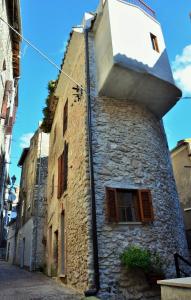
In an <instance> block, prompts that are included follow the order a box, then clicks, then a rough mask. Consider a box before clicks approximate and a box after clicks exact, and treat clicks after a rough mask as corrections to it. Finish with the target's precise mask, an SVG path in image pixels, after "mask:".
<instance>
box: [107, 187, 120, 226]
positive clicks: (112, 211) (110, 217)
mask: <svg viewBox="0 0 191 300" xmlns="http://www.w3.org/2000/svg"><path fill="white" fill-rule="evenodd" d="M106 221H107V222H108V223H116V222H118V212H117V199H116V190H115V189H112V188H106Z"/></svg>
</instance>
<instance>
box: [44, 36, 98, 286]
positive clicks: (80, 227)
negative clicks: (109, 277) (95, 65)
mask: <svg viewBox="0 0 191 300" xmlns="http://www.w3.org/2000/svg"><path fill="white" fill-rule="evenodd" d="M63 70H64V71H65V72H66V73H67V74H70V76H71V77H72V78H74V80H76V81H77V82H80V83H81V84H82V85H83V86H85V44H84V35H83V34H81V33H77V32H73V33H72V36H71V39H70V43H69V46H68V49H67V54H66V56H65V60H64V65H63ZM73 87H76V84H75V83H73V82H72V81H71V80H68V79H67V78H66V77H65V76H64V75H63V74H62V75H61V76H60V78H59V82H58V86H57V89H56V96H58V97H59V101H58V105H57V109H56V113H55V117H54V122H53V125H52V130H51V134H50V156H49V172H48V231H47V237H48V246H49V258H48V274H49V275H52V272H51V271H52V270H53V269H54V272H55V268H56V264H55V258H54V256H55V251H54V249H55V244H56V243H55V232H57V231H58V270H56V271H57V275H58V276H60V275H61V274H62V276H63V274H64V275H65V282H66V283H67V284H68V285H69V286H72V287H74V288H76V289H78V290H80V291H85V290H87V289H88V288H89V287H91V284H92V270H93V268H92V254H91V253H92V248H91V247H92V244H91V235H90V234H89V228H90V226H91V223H90V222H91V221H90V219H89V216H88V214H87V211H88V209H89V203H90V196H89V195H90V194H89V176H88V152H87V133H86V126H87V123H86V118H87V107H86V95H85V93H84V95H83V97H82V98H81V100H80V101H79V102H78V101H75V96H73V94H74V90H73V89H72V88H73ZM67 99H68V127H67V131H66V132H65V134H64V136H63V111H64V105H65V103H66V101H67ZM65 141H66V142H67V143H68V147H69V153H68V187H67V190H66V191H65V192H64V194H63V195H62V197H61V199H58V198H57V187H58V157H59V156H60V155H61V154H62V152H63V149H64V142H65ZM52 187H53V189H52ZM61 213H64V218H65V227H64V235H63V233H61ZM51 228H52V229H51ZM51 230H52V238H51V237H50V234H51ZM62 232H63V228H62ZM51 240H52V243H51ZM63 240H64V243H65V249H64V251H63V250H62V248H61V243H62V242H63ZM63 254H64V260H65V268H64V270H63V268H61V265H62V259H63Z"/></svg>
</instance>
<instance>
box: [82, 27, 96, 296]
mask: <svg viewBox="0 0 191 300" xmlns="http://www.w3.org/2000/svg"><path fill="white" fill-rule="evenodd" d="M88 33H89V29H86V28H85V29H84V34H85V52H86V53H85V55H86V83H87V110H88V122H87V130H88V148H89V149H88V150H89V151H88V152H89V171H90V193H91V216H92V243H93V266H94V285H95V288H93V289H90V290H88V291H85V296H95V295H96V294H97V293H98V291H99V288H100V278H99V258H98V240H97V221H96V200H95V183H94V168H93V149H92V128H91V124H92V113H91V96H90V68H89V45H88Z"/></svg>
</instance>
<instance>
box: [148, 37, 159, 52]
mask: <svg viewBox="0 0 191 300" xmlns="http://www.w3.org/2000/svg"><path fill="white" fill-rule="evenodd" d="M150 36H151V43H152V47H153V50H155V51H157V52H159V46H158V40H157V37H156V36H155V35H154V34H152V33H150Z"/></svg>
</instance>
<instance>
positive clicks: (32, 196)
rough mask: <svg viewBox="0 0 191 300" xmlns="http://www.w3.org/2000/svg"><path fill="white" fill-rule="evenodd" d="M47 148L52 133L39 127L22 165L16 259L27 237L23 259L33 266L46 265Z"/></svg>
mask: <svg viewBox="0 0 191 300" xmlns="http://www.w3.org/2000/svg"><path fill="white" fill-rule="evenodd" d="M48 150H49V135H48V134H45V133H42V132H41V131H40V130H38V131H37V132H36V133H35V135H34V136H33V138H32V139H31V142H30V149H29V152H28V154H27V157H26V159H25V161H24V163H23V166H22V176H21V184H20V197H19V201H20V211H19V214H18V215H19V218H18V226H19V234H18V238H17V263H19V260H21V259H22V258H19V255H21V254H19V253H22V241H23V238H25V248H26V253H25V255H24V256H25V262H24V263H26V266H28V267H29V268H30V270H35V269H39V268H43V266H44V255H45V248H44V244H43V234H44V224H45V214H46V211H47V175H48V174H47V173H48ZM25 228H26V229H25ZM28 231H30V234H29V235H28ZM26 235H28V236H26ZM29 248H30V251H29V250H28V249H29Z"/></svg>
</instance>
